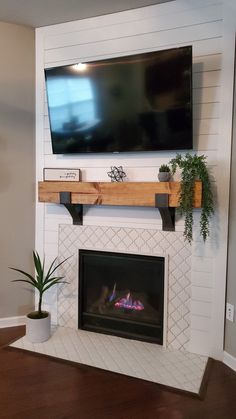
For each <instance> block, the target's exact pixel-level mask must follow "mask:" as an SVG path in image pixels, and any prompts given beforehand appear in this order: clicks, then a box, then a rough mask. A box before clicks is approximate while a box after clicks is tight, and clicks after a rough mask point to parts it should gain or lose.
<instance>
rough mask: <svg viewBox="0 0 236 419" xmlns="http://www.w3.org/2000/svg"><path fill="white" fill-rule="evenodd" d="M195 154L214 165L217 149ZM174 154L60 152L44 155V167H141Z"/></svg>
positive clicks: (152, 164) (161, 161)
mask: <svg viewBox="0 0 236 419" xmlns="http://www.w3.org/2000/svg"><path fill="white" fill-rule="evenodd" d="M197 154H199V155H201V154H205V155H206V157H207V162H208V164H209V165H215V164H216V162H217V158H216V157H217V151H215V150H213V151H212V150H207V151H205V152H204V153H203V150H198V151H197ZM175 155H176V151H171V152H149V153H148V152H139V153H138V155H137V153H120V154H116V153H115V154H110V153H108V154H101V155H99V156H98V155H97V154H90V155H87V154H83V155H69V154H68V155H66V156H62V155H60V154H58V155H57V154H53V155H45V161H44V163H45V167H62V168H63V167H65V163H66V164H67V165H68V166H69V167H83V168H93V167H94V168H95V167H96V168H97V167H110V166H114V165H118V166H120V165H122V166H123V167H137V168H140V169H142V168H143V167H147V166H154V167H156V166H158V165H160V164H167V163H168V162H169V160H170V159H171V158H172V157H174V156H175Z"/></svg>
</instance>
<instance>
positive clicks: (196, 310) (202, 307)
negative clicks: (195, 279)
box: [191, 300, 211, 317]
mask: <svg viewBox="0 0 236 419" xmlns="http://www.w3.org/2000/svg"><path fill="white" fill-rule="evenodd" d="M191 312H192V314H194V315H201V316H206V317H211V304H210V303H209V302H205V301H194V300H193V301H192V302H191Z"/></svg>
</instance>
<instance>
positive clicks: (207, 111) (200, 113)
mask: <svg viewBox="0 0 236 419" xmlns="http://www.w3.org/2000/svg"><path fill="white" fill-rule="evenodd" d="M219 117H220V104H219V103H211V102H210V103H201V104H199V103H194V105H193V119H205V118H206V119H208V118H209V119H211V118H219Z"/></svg>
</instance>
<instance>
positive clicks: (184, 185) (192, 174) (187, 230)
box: [169, 153, 214, 243]
mask: <svg viewBox="0 0 236 419" xmlns="http://www.w3.org/2000/svg"><path fill="white" fill-rule="evenodd" d="M169 164H170V166H171V171H172V174H175V173H176V170H177V167H179V168H180V170H181V191H180V199H179V207H178V212H179V213H180V214H181V215H183V216H184V217H185V227H184V237H185V238H186V240H187V241H188V242H189V243H191V242H192V239H193V198H194V184H195V181H197V180H199V181H201V182H202V208H201V217H200V235H201V236H202V238H203V240H204V241H205V240H206V239H207V237H208V236H209V220H210V217H211V216H212V214H213V213H214V202H213V193H212V188H211V182H210V177H209V173H208V170H207V166H206V156H204V155H201V156H197V154H194V155H192V154H190V153H186V154H185V156H182V155H181V154H177V155H176V157H175V158H173V159H171V160H170V162H169Z"/></svg>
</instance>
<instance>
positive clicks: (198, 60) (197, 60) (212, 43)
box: [45, 37, 222, 72]
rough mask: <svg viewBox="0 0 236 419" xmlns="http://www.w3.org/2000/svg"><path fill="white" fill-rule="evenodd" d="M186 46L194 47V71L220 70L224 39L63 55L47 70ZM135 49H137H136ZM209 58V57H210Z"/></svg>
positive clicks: (47, 66)
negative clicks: (69, 57)
mask: <svg viewBox="0 0 236 419" xmlns="http://www.w3.org/2000/svg"><path fill="white" fill-rule="evenodd" d="M185 45H192V47H193V71H196V72H201V71H209V70H218V69H220V68H221V60H222V58H221V53H222V38H221V37H217V38H211V39H203V40H200V41H199V40H196V41H192V42H182V43H178V44H176V43H175V42H174V41H173V43H172V44H170V45H168V46H166V45H165V46H159V47H150V48H149V46H146V47H141V46H140V45H139V44H138V45H136V47H135V44H133V47H132V48H131V49H126V46H125V49H124V48H123V50H122V51H120V52H118V51H116V52H114V53H113V52H110V53H106V52H98V53H97V54H96V55H92V56H91V55H87V54H88V51H87V54H86V55H84V56H81V55H80V56H79V57H78V56H75V57H72V58H71V59H68V58H66V59H64V58H63V55H61V57H60V59H59V60H57V61H50V62H45V68H50V67H57V66H61V65H69V64H75V63H78V61H85V62H90V61H95V60H102V59H106V58H112V57H122V56H125V55H132V54H141V53H145V52H149V51H156V50H158V51H159V50H163V49H167V48H175V47H177V46H178V47H181V46H185ZM134 47H135V48H134ZM208 56H209V57H208Z"/></svg>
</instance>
